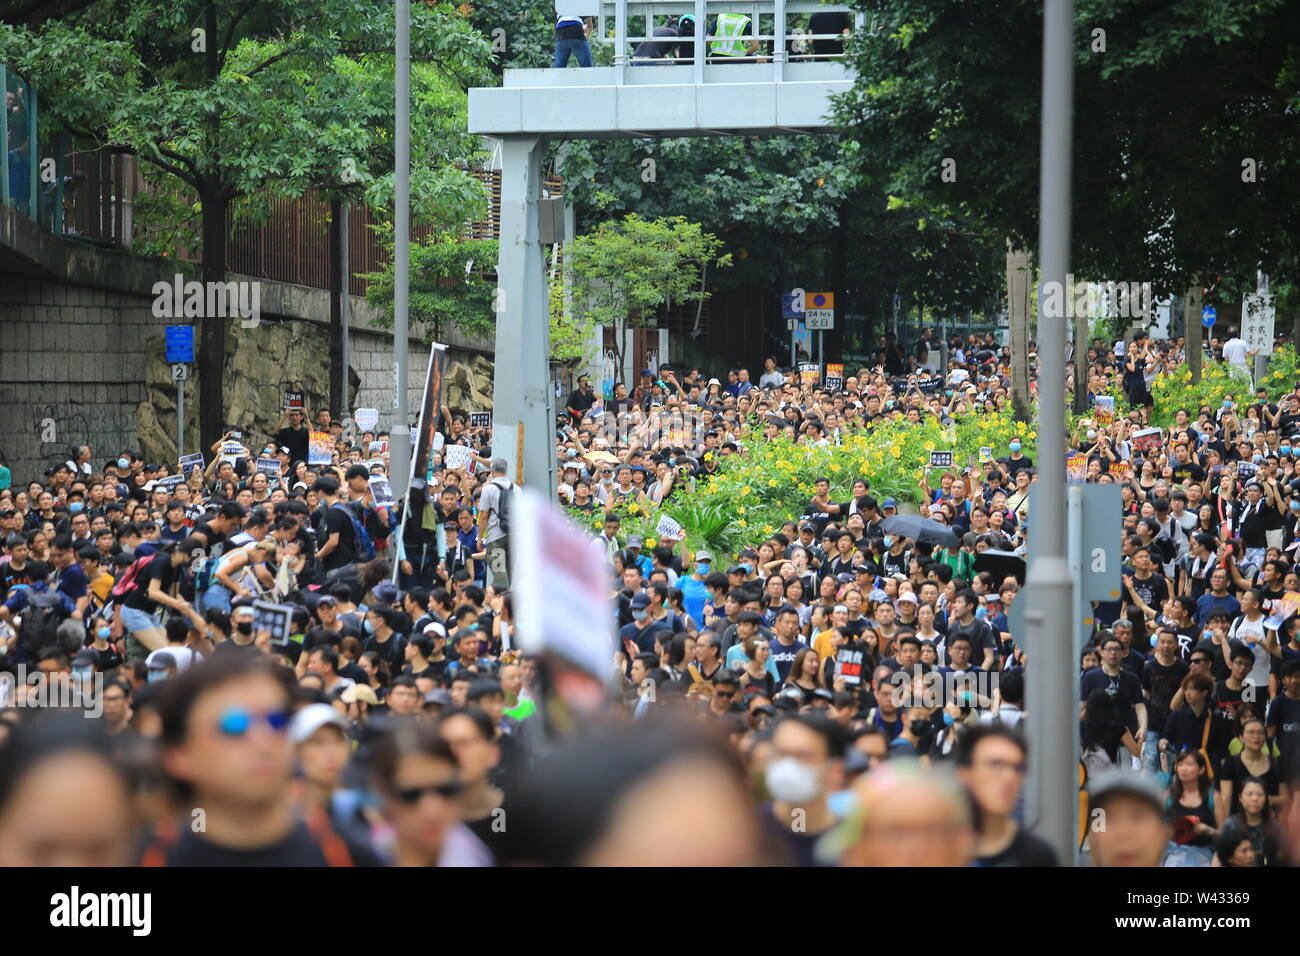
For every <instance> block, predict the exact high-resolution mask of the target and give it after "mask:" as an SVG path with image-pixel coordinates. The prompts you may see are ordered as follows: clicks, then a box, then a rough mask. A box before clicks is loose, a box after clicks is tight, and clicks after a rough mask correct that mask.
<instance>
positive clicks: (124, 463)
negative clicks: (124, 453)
mask: <svg viewBox="0 0 1300 956" xmlns="http://www.w3.org/2000/svg"><path fill="white" fill-rule="evenodd" d="M117 467H119V468H130V467H131V461H130V459H128V458H119V459H118V460H117Z"/></svg>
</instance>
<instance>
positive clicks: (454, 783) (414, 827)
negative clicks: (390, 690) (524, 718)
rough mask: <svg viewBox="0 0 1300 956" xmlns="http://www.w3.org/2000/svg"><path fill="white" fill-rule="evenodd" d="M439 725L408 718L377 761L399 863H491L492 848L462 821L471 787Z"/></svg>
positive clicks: (380, 747) (385, 740)
mask: <svg viewBox="0 0 1300 956" xmlns="http://www.w3.org/2000/svg"><path fill="white" fill-rule="evenodd" d="M455 747H456V744H455V743H454V742H453V741H452V740H451V739H449V738H448V737H446V736H443V735H442V734H440V733H439V730H438V728H436V727H435V726H433V725H430V724H427V723H423V722H420V721H409V720H408V721H402V722H401V723H400V724H398V725H397V726H395V727H394V728H393V729H392V731H391V732H390V733H388V734H386V735H384V737H382V738H381V739H380V741H379V743H378V744H377V746H376V749H375V754H374V758H373V760H372V761H371V769H372V772H373V777H374V783H375V789H376V791H377V792H378V793H379V795H380V800H381V807H382V810H383V814H384V818H385V820H387V821H388V823H389V824H390V825H391V826H392V828H393V836H394V846H393V860H392V862H393V865H394V866H491V865H492V856H491V854H490V853H489V852H488V850H487V848H486V847H485V846H484V845H483V844H482V843H481V842H480V841H479V840H478V839H477V838H476V837H475V836H474V834H473V833H472V832H471V831H470V829H469V828H468V827H467V826H466V825H465V824H463V823H461V822H460V820H459V816H460V814H461V803H462V800H463V798H464V795H465V792H466V787H465V783H464V781H463V779H462V776H461V771H460V765H459V763H458V758H457V756H456V752H455V750H454V749H453V748H455Z"/></svg>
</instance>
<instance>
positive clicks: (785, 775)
mask: <svg viewBox="0 0 1300 956" xmlns="http://www.w3.org/2000/svg"><path fill="white" fill-rule="evenodd" d="M765 776H766V779H767V792H768V793H770V794H771V795H772V797H773V799H776V800H782V801H784V802H786V803H805V802H807V801H809V800H812V799H814V798H815V797H816V796H817V795H818V793H819V792H820V790H821V787H820V785H819V783H818V780H817V771H816V770H814V769H813V768H812V767H809V766H808V765H807V764H806V763H803V762H802V761H800V760H796V759H795V758H794V757H782V758H781V759H779V760H775V761H773V762H772V763H770V764H768V765H767V773H766V775H765Z"/></svg>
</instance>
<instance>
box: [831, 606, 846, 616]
mask: <svg viewBox="0 0 1300 956" xmlns="http://www.w3.org/2000/svg"><path fill="white" fill-rule="evenodd" d="M841 611H843V612H844V613H845V614H848V613H849V607H848V605H847V604H837V605H835V606H834V607H833V608H831V613H832V614H839V613H840V612H841Z"/></svg>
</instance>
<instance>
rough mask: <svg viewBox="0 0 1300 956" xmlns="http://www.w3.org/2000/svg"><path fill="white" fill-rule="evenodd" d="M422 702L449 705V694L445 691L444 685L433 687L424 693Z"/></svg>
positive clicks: (442, 705)
mask: <svg viewBox="0 0 1300 956" xmlns="http://www.w3.org/2000/svg"><path fill="white" fill-rule="evenodd" d="M424 702H425V703H426V704H438V705H439V706H441V707H450V706H451V694H449V693H448V692H447V689H446V688H445V687H435V688H434V689H433V690H431V691H429V693H427V694H425V695H424Z"/></svg>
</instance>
